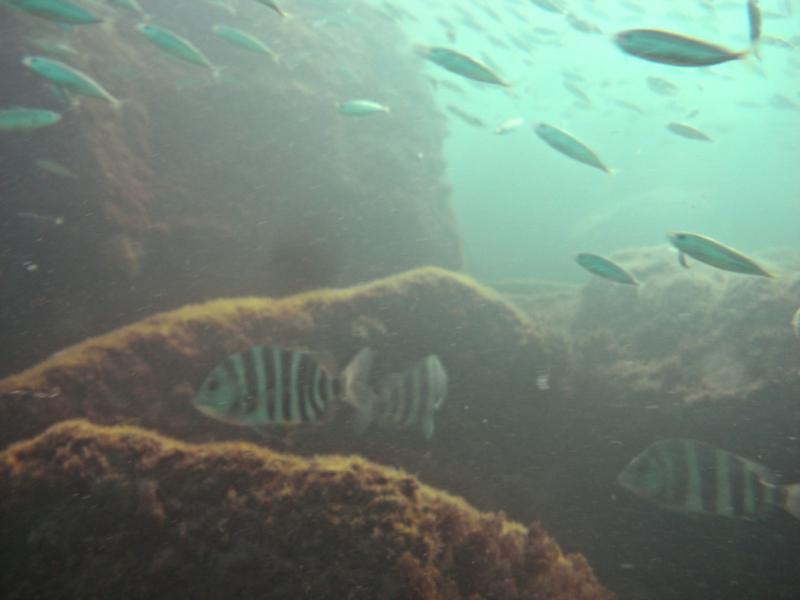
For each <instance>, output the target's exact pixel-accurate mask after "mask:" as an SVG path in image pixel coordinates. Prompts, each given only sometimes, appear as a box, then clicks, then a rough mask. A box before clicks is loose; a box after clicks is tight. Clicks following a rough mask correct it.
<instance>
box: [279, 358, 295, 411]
mask: <svg viewBox="0 0 800 600" xmlns="http://www.w3.org/2000/svg"><path fill="white" fill-rule="evenodd" d="M293 354H294V352H292V351H290V350H282V351H281V373H280V374H279V377H280V378H281V381H282V382H283V385H282V386H281V387H282V388H283V392H282V394H281V395H282V396H283V397H282V398H280V400H279V401H280V402H281V404H282V406H283V421H284V422H285V423H288V422H289V421H292V420H293V419H294V415H293V414H292V394H291V391H292V389H291V388H292V355H293Z"/></svg>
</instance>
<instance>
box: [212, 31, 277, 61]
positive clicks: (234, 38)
mask: <svg viewBox="0 0 800 600" xmlns="http://www.w3.org/2000/svg"><path fill="white" fill-rule="evenodd" d="M211 30H212V31H213V32H214V33H215V34H216V35H218V36H219V37H221V38H222V39H223V40H226V41H228V42H230V43H232V44H234V45H236V46H239V47H240V48H244V49H245V50H249V51H250V52H255V53H256V54H263V55H264V56H269V57H270V58H272V59H273V60H277V59H278V55H277V54H275V52H274V51H273V50H272V49H271V48H270V47H269V46H267V45H266V44H265V43H264V42H262V41H261V40H260V39H258V38H257V37H255V36H254V35H251V34H249V33H247V32H245V31H242V30H241V29H236V28H234V27H228V26H227V25H214V27H212V28H211Z"/></svg>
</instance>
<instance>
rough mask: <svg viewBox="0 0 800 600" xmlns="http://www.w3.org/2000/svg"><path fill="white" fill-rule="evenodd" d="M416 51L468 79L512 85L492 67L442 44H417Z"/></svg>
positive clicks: (506, 85) (505, 85) (504, 85)
mask: <svg viewBox="0 0 800 600" xmlns="http://www.w3.org/2000/svg"><path fill="white" fill-rule="evenodd" d="M414 51H415V52H416V53H417V54H418V55H419V56H421V57H422V58H424V59H426V60H429V61H431V62H432V63H434V64H437V65H439V66H440V67H442V68H444V69H447V70H448V71H450V72H451V73H455V74H456V75H461V76H462V77H466V78H467V79H472V80H473V81H481V82H483V83H491V84H494V85H500V86H503V87H510V86H511V84H510V83H509V82H508V81H506V80H505V79H503V78H502V77H500V75H498V74H497V73H495V72H494V71H493V70H492V69H491V67H489V66H487V65H485V64H483V63H482V62H480V61H479V60H477V59H475V58H472V57H471V56H467V55H466V54H462V53H461V52H458V51H456V50H451V49H450V48H444V47H441V46H415V47H414Z"/></svg>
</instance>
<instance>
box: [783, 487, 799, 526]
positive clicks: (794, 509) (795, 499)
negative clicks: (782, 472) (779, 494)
mask: <svg viewBox="0 0 800 600" xmlns="http://www.w3.org/2000/svg"><path fill="white" fill-rule="evenodd" d="M784 491H785V493H786V499H785V500H784V503H783V508H784V509H785V510H786V512H788V513H789V514H790V515H792V516H793V517H794V518H795V519H800V483H793V484H791V485H787V486H784Z"/></svg>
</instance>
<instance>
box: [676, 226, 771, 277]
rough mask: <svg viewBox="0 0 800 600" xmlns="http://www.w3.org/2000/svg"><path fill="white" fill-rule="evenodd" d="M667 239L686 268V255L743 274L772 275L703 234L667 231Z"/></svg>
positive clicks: (735, 251)
mask: <svg viewBox="0 0 800 600" xmlns="http://www.w3.org/2000/svg"><path fill="white" fill-rule="evenodd" d="M667 239H668V240H669V241H670V243H671V244H672V245H673V246H675V248H677V249H678V251H679V253H680V254H679V255H678V260H679V262H680V263H681V265H682V266H683V267H686V268H688V265H687V264H686V256H691V257H692V258H694V259H695V260H699V261H700V262H704V263H706V264H707V265H711V266H712V267H716V268H717V269H722V270H723V271H732V272H734V273H744V274H745V275H760V276H761V277H774V275H773V274H772V273H770V272H769V271H766V270H765V269H763V268H762V267H760V266H759V265H758V264H757V263H756V262H755V261H754V260H752V259H751V258H748V257H747V256H745V255H744V254H742V253H741V252H739V251H738V250H734V249H733V248H731V247H729V246H726V245H725V244H722V243H720V242H718V241H717V240H714V239H711V238H710V237H706V236H704V235H699V234H697V233H684V232H681V233H668V234H667Z"/></svg>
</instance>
